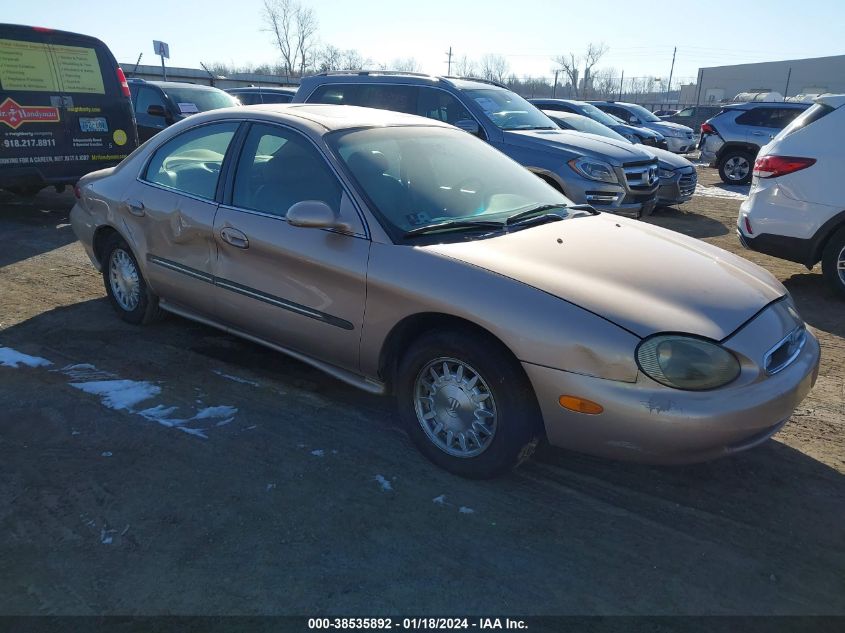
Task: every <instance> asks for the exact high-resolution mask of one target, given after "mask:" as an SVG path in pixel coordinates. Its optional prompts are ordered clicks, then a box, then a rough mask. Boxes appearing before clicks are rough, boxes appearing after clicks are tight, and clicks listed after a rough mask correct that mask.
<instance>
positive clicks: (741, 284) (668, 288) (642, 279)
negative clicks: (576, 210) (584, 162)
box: [419, 213, 786, 340]
mask: <svg viewBox="0 0 845 633" xmlns="http://www.w3.org/2000/svg"><path fill="white" fill-rule="evenodd" d="M419 248H422V249H425V250H428V251H429V252H431V253H434V254H437V255H439V256H445V257H449V258H452V259H455V260H459V261H462V262H465V263H467V264H471V265H473V266H477V267H480V268H483V269H486V270H489V271H491V272H494V273H497V274H499V275H503V276H506V277H509V278H511V279H514V280H515V281H518V282H521V283H524V284H528V285H530V286H533V287H534V288H537V289H538V290H541V291H543V292H546V293H549V294H552V295H554V296H556V297H559V298H561V299H563V300H565V301H568V302H570V303H573V304H576V305H578V306H580V307H582V308H584V309H586V310H589V311H591V312H593V313H595V314H597V315H599V316H601V317H603V318H605V319H607V320H609V321H612V322H614V323H616V324H617V325H619V326H621V327H623V328H625V329H627V330H629V331H631V332H633V333H634V334H636V335H638V336H641V337H645V336H649V335H651V334H655V333H657V332H687V333H690V334H696V335H699V336H705V337H708V338H710V339H713V340H722V339H724V338H726V337H728V336H729V335H730V334H731V333H732V332H734V331H735V330H736V329H737V328H738V327H739V326H741V325H742V324H743V323H745V322H746V321H747V320H748V319H750V318H751V317H752V316H754V315H755V314H756V313H757V312H759V311H760V310H761V309H763V308H764V307H765V306H766V305H768V304H769V303H771V302H772V301H774V300H776V299H778V298H780V297H782V296H784V295H785V294H786V289H785V288H784V287H783V286H782V285H781V284H780V282H778V281H777V280H776V279H775V278H774V277H773V276H772V275H771V274H770V273H768V272H767V271H765V270H763V269H762V268H759V267H758V266H756V265H754V264H752V263H751V262H749V261H748V260H746V259H743V258H741V257H738V256H735V255H733V254H731V253H728V252H727V251H724V250H722V249H720V248H717V247H715V246H711V245H710V244H707V243H705V242H702V241H700V240H696V239H693V238H690V237H687V236H685V235H681V234H680V233H675V232H674V231H670V230H668V229H662V228H660V227H655V226H652V225H649V224H645V223H642V222H638V221H636V220H630V219H626V218H621V217H618V216H613V215H609V214H605V213H602V214H599V215H596V216H586V217H575V218H571V219H568V220H563V221H560V222H551V223H548V224H543V225H540V226H536V227H533V228H528V229H523V230H521V231H516V232H514V233H510V234H504V235H501V236H497V237H492V238H488V239H481V240H474V241H467V242H455V243H450V244H435V245H430V246H422V247H419ZM528 317H529V315H528V313H526V327H530V321H528Z"/></svg>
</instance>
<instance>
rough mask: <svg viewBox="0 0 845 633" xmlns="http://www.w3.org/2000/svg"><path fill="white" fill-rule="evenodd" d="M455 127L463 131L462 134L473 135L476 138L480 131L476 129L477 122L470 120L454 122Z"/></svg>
mask: <svg viewBox="0 0 845 633" xmlns="http://www.w3.org/2000/svg"><path fill="white" fill-rule="evenodd" d="M455 127H456V128H458V129H460V130H463V131H464V132H469V133H470V134H475V135H476V136H478V133H479V132H480V131H481V130H480V128H479V127H478V122H476V121H474V120H472V119H461V120H460V121H456V122H455Z"/></svg>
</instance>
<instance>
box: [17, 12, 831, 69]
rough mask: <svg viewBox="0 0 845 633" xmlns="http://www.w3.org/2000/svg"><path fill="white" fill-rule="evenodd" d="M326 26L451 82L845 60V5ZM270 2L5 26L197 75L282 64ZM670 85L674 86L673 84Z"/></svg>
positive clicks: (24, 18)
mask: <svg viewBox="0 0 845 633" xmlns="http://www.w3.org/2000/svg"><path fill="white" fill-rule="evenodd" d="M301 2H302V4H304V5H306V6H309V7H311V8H312V9H313V10H314V12H315V13H316V16H317V19H318V21H319V31H318V37H319V40H320V42H321V43H323V44H333V45H334V46H337V47H339V48H341V49H347V48H354V49H358V50H359V51H360V52H361V53H362V54H363V55H364V56H365V57H369V58H371V59H372V60H374V61H375V62H377V63H387V64H389V63H390V62H391V61H392V60H394V59H397V58H406V57H414V58H415V59H416V60H417V61H418V62H419V64H420V66H421V70H422V71H423V72H427V73H431V74H441V75H442V74H446V71H447V65H446V52H447V51H448V49H449V47H451V48H452V53H453V59H456V58H459V57H461V56H462V55H467V56H468V57H470V58H473V59H478V58H480V57H481V56H483V55H484V54H487V53H495V54H500V55H503V56H505V57H506V59H507V61H508V63H509V65H510V69H511V71H512V72H514V73H515V74H516V75H517V76H520V77H521V76H524V75H534V76H540V75H542V76H550V75H551V74H553V70H554V67H555V66H554V63H553V62H552V59H551V58H552V57H554V56H556V55H561V54H568V53H569V52H573V53H575V54H576V55H578V54H581V53H582V52H583V51H584V49H586V47H587V45H588V44H589V43H591V42H593V43H597V44H598V43H602V42H603V43H604V44H605V45H606V46H607V49H608V52H607V53H606V54H605V56H604V57H603V58H602V60H601V62H600V63H599V64H598V68H602V67H611V68H614V69H616V70H617V71H622V70H624V72H625V76H626V77H635V76H662V77H666V76H668V74H669V70H670V66H671V63H672V51H673V48H674V47H676V46H677V49H678V50H677V56H676V61H675V69H674V77H675V78H676V79H680V80H684V79H694V77H695V76H696V74H697V72H698V68H700V67H707V66H723V65H729V64H739V63H748V62H757V61H772V60H778V59H796V58H802V57H820V56H824V55H839V54H845V45H843V44H842V37H841V34H842V28H843V25H845V1H843V0H814V1H813V2H808V3H807V4H806V5H803V6H801V5H796V3H795V2H794V0H792V1H789V2H787V1H785V0H767V1H766V2H765V3H763V2H759V1H746V2H737V1H736V0H733V1H730V0H727V1H725V0H709V1H708V2H698V1H695V0H686V1H685V2H671V3H670V2H654V1H651V2H649V1H648V0H647V1H646V2H636V1H635V2H631V0H625V1H624V2H622V1H616V0H603V1H602V2H583V1H579V2H568V1H558V2H553V1H549V0H533V1H532V2H524V3H520V2H513V0H448V1H445V0H426V2H419V1H417V2H403V1H401V0H393V1H389V0H355V1H354V2H341V1H337V0H335V1H332V0H301ZM262 6H263V1H262V0H236V1H235V2H232V0H201V1H200V2H191V1H190V0H187V1H184V0H183V1H181V2H179V1H174V0H145V1H144V2H141V3H137V2H136V3H128V4H127V3H119V2H114V0H110V1H99V0H76V1H75V2H69V1H68V0H39V1H38V2H10V1H9V0H4V7H3V12H2V20H3V21H4V22H11V23H17V24H31V25H35V26H47V27H52V28H58V29H64V30H68V31H76V32H80V33H86V34H89V35H94V36H96V37H98V38H100V39H102V40H103V41H104V42H105V43H106V44H107V45H108V46H109V48H111V50H112V52H113V53H114V55H115V57H116V58H117V60H118V61H119V62H120V63H122V64H124V65H128V63H130V62H131V63H132V64H134V63H135V61H136V60H137V58H138V55H139V54H141V53H143V58H142V60H141V63H142V64H157V63H159V61H158V57H156V56H155V55H154V53H153V45H152V40H154V39H156V40H162V41H165V42H167V43H168V44H169V45H170V56H171V57H170V60H169V61H168V65H170V66H180V67H188V68H199V64H200V62H204V63H206V64H209V63H214V62H223V63H226V64H229V65H236V66H241V65H245V64H251V65H259V64H263V63H271V64H272V63H275V62H277V61H278V59H279V56H278V54H277V52H276V51H275V49H274V45H273V43H272V40H271V38H270V34H269V33H267V32H266V31H265V30H263V29H264V24H263V22H262ZM674 81H675V80H673V84H674Z"/></svg>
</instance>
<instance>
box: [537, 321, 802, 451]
mask: <svg viewBox="0 0 845 633" xmlns="http://www.w3.org/2000/svg"><path fill="white" fill-rule="evenodd" d="M523 367H524V368H525V371H526V373H527V374H528V377H529V379H530V380H531V383H532V385H533V386H534V390H535V393H536V394H537V400H538V402H539V403H540V408H541V410H542V413H543V419H544V422H545V428H546V435H547V437H548V440H549V443H550V444H552V445H553V446H559V447H561V448H567V449H571V450H576V451H580V452H584V453H590V454H593V455H599V456H602V457H609V458H613V459H624V460H628V461H639V462H646V463H690V462H697V461H705V460H709V459H715V458H717V457H723V456H726V455H730V454H733V453H736V452H739V451H742V450H746V449H748V448H751V447H753V446H756V445H757V444H760V443H762V442H764V441H765V440H766V439H768V438H769V437H771V436H772V435H774V434H775V433H776V432H777V431H778V430H780V428H781V427H782V426H783V425H784V424H785V422H786V421H787V420H788V419H789V417H790V416H791V415H792V412H793V411H794V410H795V408H796V407H797V406H798V404H799V403H800V402H801V401H802V400H803V399H804V397H805V396H806V395H807V394H808V393H809V391H810V389H811V388H812V386H813V384H814V383H815V381H816V378H817V376H818V367H819V344H818V341H816V339H815V337H814V336H812V334H809V333H808V336H807V342H806V344H805V345H804V348H803V350H802V351H801V354H800V355H799V356H798V358H797V359H796V360H795V361H794V362H793V363H792V364H791V365H789V366H788V367H787V368H786V369H784V370H783V371H781V372H779V373H777V374H775V375H772V376H768V377H766V378H765V379H763V380H760V381H759V382H756V383H753V384H750V385H746V386H742V387H737V388H730V387H728V388H724V389H719V390H716V391H710V392H690V391H680V390H676V389H669V388H665V387H660V386H655V385H656V383H653V382H651V381H649V380H648V379H647V378H645V377H643V376H640V377H639V379H638V381H637V382H634V383H625V382H618V381H614V380H604V379H601V378H594V377H591V376H583V375H580V374H573V373H570V372H565V371H560V370H556V369H550V368H547V367H540V366H538V365H532V364H530V363H523ZM561 395H577V396H579V397H582V398H586V399H589V400H592V401H593V402H597V403H599V404H601V405H602V406H603V407H604V411H603V412H602V413H600V414H598V415H587V414H582V413H575V412H573V411H569V410H567V409H564V408H563V407H561V406H560V405H559V404H558V398H559V397H560V396H561Z"/></svg>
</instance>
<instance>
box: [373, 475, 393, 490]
mask: <svg viewBox="0 0 845 633" xmlns="http://www.w3.org/2000/svg"><path fill="white" fill-rule="evenodd" d="M375 481H377V482H378V483H379V485H380V486H381V489H382V490H383V491H384V492H390V491H391V490H393V486H392V485H391V483H390V482H389V481H387V479H385V478H384V477H382V476H381V475H376V476H375Z"/></svg>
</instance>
